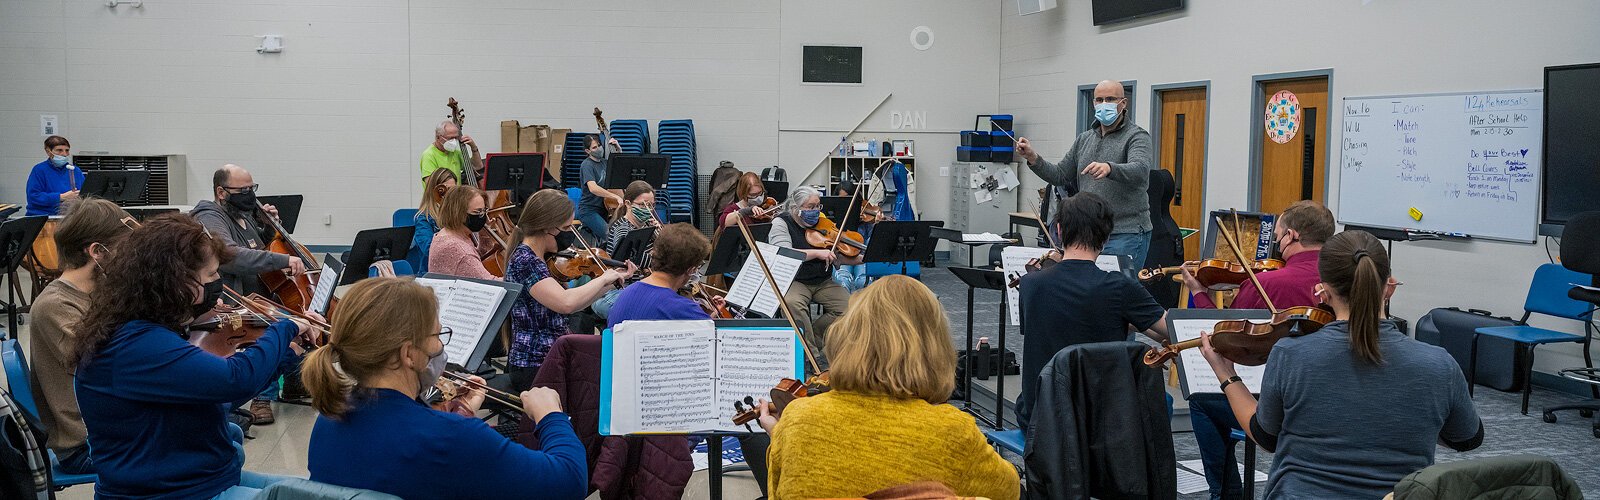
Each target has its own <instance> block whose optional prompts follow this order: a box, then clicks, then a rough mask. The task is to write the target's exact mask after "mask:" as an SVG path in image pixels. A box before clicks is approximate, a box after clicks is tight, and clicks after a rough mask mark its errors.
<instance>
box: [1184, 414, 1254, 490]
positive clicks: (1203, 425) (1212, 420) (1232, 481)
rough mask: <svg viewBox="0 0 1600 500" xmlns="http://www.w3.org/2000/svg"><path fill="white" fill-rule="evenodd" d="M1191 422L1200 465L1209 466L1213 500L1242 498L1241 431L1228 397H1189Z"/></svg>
mask: <svg viewBox="0 0 1600 500" xmlns="http://www.w3.org/2000/svg"><path fill="white" fill-rule="evenodd" d="M1189 423H1190V424H1191V425H1193V426H1194V441H1195V444H1198V445H1199V446H1200V463H1201V464H1204V465H1205V469H1206V483H1207V484H1208V485H1210V486H1211V498H1212V500H1219V499H1223V498H1239V494H1240V490H1241V489H1243V483H1242V482H1241V481H1240V479H1239V463H1238V462H1237V461H1235V460H1234V458H1233V448H1234V446H1235V445H1237V444H1238V443H1239V441H1238V440H1237V439H1233V437H1232V434H1233V430H1234V429H1240V428H1241V427H1239V420H1238V419H1236V418H1234V416H1233V407H1232V406H1229V405H1228V397H1227V396H1224V395H1222V394H1195V395H1192V396H1189Z"/></svg>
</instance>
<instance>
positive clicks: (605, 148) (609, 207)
mask: <svg viewBox="0 0 1600 500" xmlns="http://www.w3.org/2000/svg"><path fill="white" fill-rule="evenodd" d="M594 126H595V128H596V129H598V130H599V131H600V161H605V162H607V163H606V164H607V165H610V160H611V155H613V154H617V153H621V152H622V148H621V147H620V146H614V145H612V144H611V129H610V128H607V127H606V119H605V117H604V116H602V115H601V113H600V108H594ZM579 189H583V190H585V191H588V190H589V187H588V186H579ZM610 191H611V192H613V193H617V196H618V197H619V198H620V197H621V196H622V190H621V189H612V190H610ZM601 201H603V202H605V204H606V213H608V214H611V215H612V216H611V218H612V219H616V217H618V216H619V215H620V214H621V211H622V202H619V201H617V200H614V199H611V198H602V199H601Z"/></svg>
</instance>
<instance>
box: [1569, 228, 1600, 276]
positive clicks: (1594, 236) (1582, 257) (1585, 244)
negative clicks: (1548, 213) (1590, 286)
mask: <svg viewBox="0 0 1600 500" xmlns="http://www.w3.org/2000/svg"><path fill="white" fill-rule="evenodd" d="M1561 265H1563V266H1566V267H1567V269H1571V270H1574V271H1578V272H1580V273H1588V274H1592V275H1600V211H1595V212H1583V213H1580V214H1578V215H1574V216H1572V218H1571V219H1567V224H1566V226H1565V227H1562V228H1561ZM1579 284H1580V285H1581V284H1583V283H1579ZM1597 284H1600V283H1597Z"/></svg>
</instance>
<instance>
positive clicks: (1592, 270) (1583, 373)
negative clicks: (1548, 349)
mask: <svg viewBox="0 0 1600 500" xmlns="http://www.w3.org/2000/svg"><path fill="white" fill-rule="evenodd" d="M1561 265H1562V266H1563V267H1566V268H1567V269H1571V270H1573V271H1577V272H1580V273H1584V274H1589V275H1591V278H1590V280H1591V282H1590V284H1591V285H1592V286H1600V212H1584V213H1581V214H1578V215H1575V216H1573V217H1572V219H1571V220H1568V221H1567V225H1566V227H1565V228H1563V229H1562V230H1561ZM1567 297H1570V298H1572V299H1573V300H1580V301H1583V302H1588V303H1590V304H1595V305H1596V306H1600V292H1596V291H1594V290H1588V289H1584V288H1580V287H1572V289H1571V290H1569V291H1567ZM1590 356H1591V354H1590V353H1589V349H1587V348H1585V349H1584V350H1583V364H1584V367H1583V368H1568V369H1565V370H1561V371H1560V372H1558V373H1559V374H1560V375H1561V376H1562V377H1566V378H1568V379H1571V380H1576V381H1578V382H1582V383H1585V384H1589V392H1590V395H1591V396H1594V398H1595V399H1590V400H1588V401H1582V402H1577V403H1570V404H1561V405H1551V406H1546V407H1545V408H1544V421H1545V422H1555V421H1556V415H1555V412H1557V411H1560V410H1578V415H1580V416H1583V417H1585V418H1592V417H1594V416H1595V411H1596V410H1600V369H1597V368H1595V367H1594V360H1593V359H1591V358H1590ZM1593 432H1594V437H1597V438H1600V418H1596V419H1595V420H1594V427H1593Z"/></svg>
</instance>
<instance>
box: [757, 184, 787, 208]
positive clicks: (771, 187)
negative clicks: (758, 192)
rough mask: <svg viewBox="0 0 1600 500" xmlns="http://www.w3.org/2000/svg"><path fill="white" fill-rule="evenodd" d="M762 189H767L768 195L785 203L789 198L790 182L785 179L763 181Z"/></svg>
mask: <svg viewBox="0 0 1600 500" xmlns="http://www.w3.org/2000/svg"><path fill="white" fill-rule="evenodd" d="M761 189H765V190H766V191H767V197H768V198H772V199H773V200H776V201H777V202H778V203H783V202H785V201H788V200H789V183H787V182H784V181H761Z"/></svg>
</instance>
